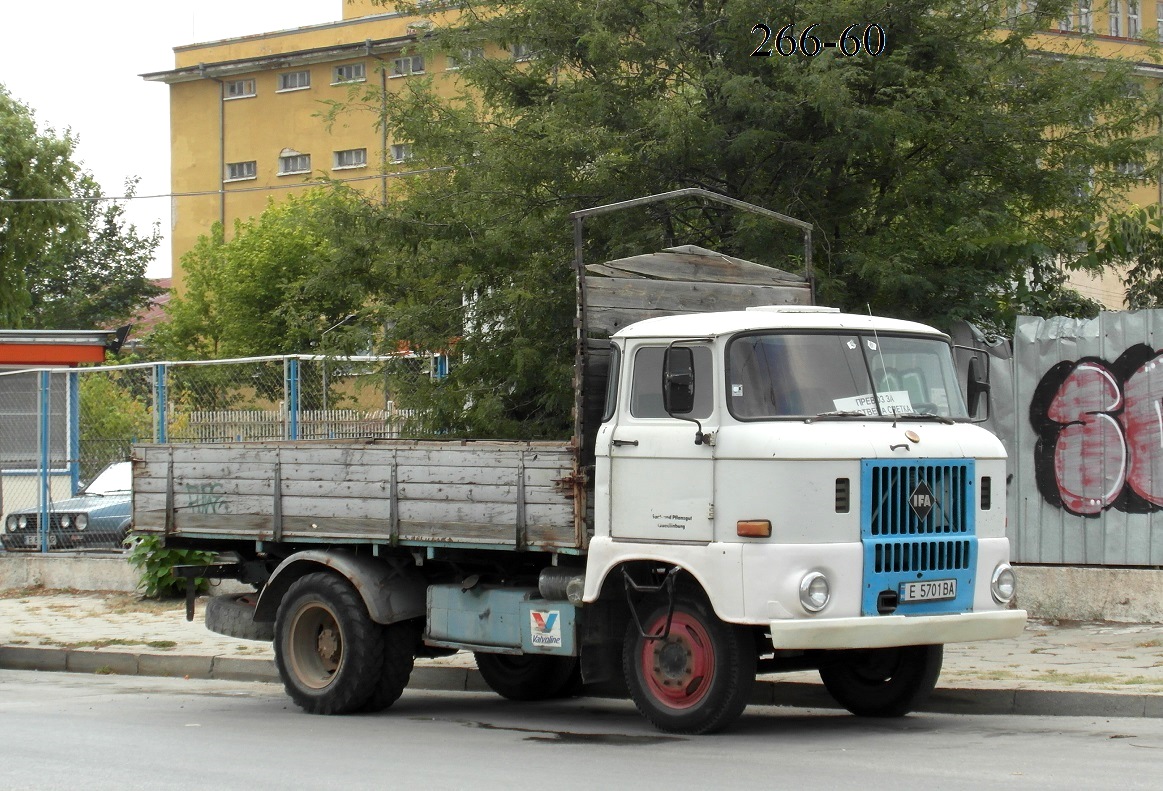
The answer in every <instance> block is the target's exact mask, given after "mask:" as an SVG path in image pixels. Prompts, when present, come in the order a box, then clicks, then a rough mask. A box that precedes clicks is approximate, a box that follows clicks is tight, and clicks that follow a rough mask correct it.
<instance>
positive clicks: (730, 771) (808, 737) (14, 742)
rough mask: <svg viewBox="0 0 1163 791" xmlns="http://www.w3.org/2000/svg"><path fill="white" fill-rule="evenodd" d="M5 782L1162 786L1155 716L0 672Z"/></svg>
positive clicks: (0, 769) (76, 785)
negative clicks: (318, 708)
mask: <svg viewBox="0 0 1163 791" xmlns="http://www.w3.org/2000/svg"><path fill="white" fill-rule="evenodd" d="M0 739H2V740H3V741H2V742H0V744H2V752H0V786H2V787H3V788H5V789H58V788H59V789H70V790H72V789H105V788H108V789H137V788H141V789H156V788H163V787H164V788H178V787H191V788H214V789H246V791H256V790H257V789H268V788H269V789H287V788H304V787H306V788H313V789H329V788H343V789H362V788H381V789H382V788H393V789H395V788H424V789H445V788H449V789H453V788H464V789H474V791H483V790H485V789H514V788H517V789H523V788H538V789H539V788H552V789H555V791H556V790H557V789H571V788H578V789H582V788H584V789H587V791H591V790H592V789H595V788H597V789H603V788H605V789H610V788H635V789H654V788H658V789H668V790H673V789H686V788H690V789H700V790H702V789H720V788H747V789H755V788H773V789H780V788H809V789H813V791H816V790H818V789H831V788H835V789H852V788H859V789H862V791H864V790H865V789H891V790H892V791H906V790H909V789H933V788H942V789H945V788H950V789H960V788H966V789H969V788H990V789H998V788H1015V789H1017V788H1020V789H1041V788H1045V789H1055V790H1056V791H1057V789H1061V788H1087V789H1103V788H1110V789H1120V791H1125V790H1126V789H1136V788H1144V789H1146V788H1151V789H1155V788H1158V787H1159V766H1160V762H1161V759H1163V720H1158V719H1150V718H1135V719H1096V718H1087V717H1062V716H1056V717H1036V716H965V715H952V714H919V715H913V716H910V717H906V718H903V719H899V720H861V719H857V718H855V717H851V716H849V715H847V714H841V713H838V712H835V711H823V710H809V709H793V708H774V707H756V706H753V707H751V708H749V709H748V710H747V712H746V713H745V714H744V716H743V718H742V720H741V721H740V722H739V723H738V725H737V726H736V727H735V728H734V729H732V730H731V731H730V732H728V733H726V734H721V735H715V736H702V737H681V736H670V735H666V734H661V733H658V732H656V731H654V730H653V729H652V728H651V727H650V726H649V725H648V724H647V723H646V722H645V721H644V720H642V719H641V718H640V717H639V716H638V714H637V712H636V711H635V710H634V708H633V706H632V705H631V704H630V703H628V702H625V701H617V700H605V699H603V700H597V699H579V700H571V701H565V702H554V703H543V704H516V703H509V702H507V701H504V700H501V699H500V698H498V697H496V696H494V695H491V694H485V693H481V694H476V693H464V692H446V693H445V692H422V691H412V690H409V691H407V692H405V693H404V697H403V698H402V699H401V700H400V701H399V702H398V703H397V704H396V705H395V706H394V707H393V708H392V709H390V710H389V711H387V712H383V713H379V714H374V715H362V716H352V717H312V716H308V715H306V714H302V713H301V712H299V711H298V710H297V709H296V708H295V707H294V705H293V704H292V703H290V701H289V700H288V699H287V698H286V696H285V695H284V694H283V691H282V688H281V687H280V686H278V685H275V684H264V683H255V682H226V681H207V680H182V679H173V678H149V677H140V676H139V677H117V676H93V675H80V674H63V673H36V672H28V671H10V670H6V671H0Z"/></svg>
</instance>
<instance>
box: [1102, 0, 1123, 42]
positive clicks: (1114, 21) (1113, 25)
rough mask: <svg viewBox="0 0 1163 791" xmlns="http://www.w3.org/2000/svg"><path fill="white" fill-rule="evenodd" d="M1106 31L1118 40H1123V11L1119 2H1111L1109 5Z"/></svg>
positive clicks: (1117, 0) (1115, 0) (1113, 0)
mask: <svg viewBox="0 0 1163 791" xmlns="http://www.w3.org/2000/svg"><path fill="white" fill-rule="evenodd" d="M1106 29H1107V33H1109V34H1110V35H1112V36H1115V37H1116V38H1122V35H1123V9H1122V3H1121V2H1119V0H1110V3H1109V4H1108V5H1107V12H1106Z"/></svg>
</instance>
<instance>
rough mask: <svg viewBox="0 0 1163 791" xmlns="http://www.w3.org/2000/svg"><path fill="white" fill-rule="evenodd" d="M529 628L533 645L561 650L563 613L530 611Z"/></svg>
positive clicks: (556, 611)
mask: <svg viewBox="0 0 1163 791" xmlns="http://www.w3.org/2000/svg"><path fill="white" fill-rule="evenodd" d="M529 627H530V632H532V635H533V645H535V646H538V647H541V648H561V613H560V612H559V611H558V610H548V611H545V610H530V611H529Z"/></svg>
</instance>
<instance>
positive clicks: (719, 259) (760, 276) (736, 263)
mask: <svg viewBox="0 0 1163 791" xmlns="http://www.w3.org/2000/svg"><path fill="white" fill-rule="evenodd" d="M596 266H601V267H603V268H604V269H606V270H607V271H610V272H622V273H625V274H628V275H631V276H638V277H645V278H650V279H653V280H692V281H698V282H701V283H746V284H750V285H780V284H786V283H803V282H804V279H803V278H802V277H800V276H799V275H793V274H792V273H790V272H785V271H783V270H782V269H775V268H774V267H770V266H764V265H763V264H757V263H755V262H753V261H744V260H743V259H742V258H734V257H732V256H729V255H723V254H722V253H716V252H714V251H713V250H705V249H703V248H699V247H680V248H672V249H670V250H665V251H663V252H660V253H649V254H647V255H636V256H632V257H630V258H619V259H617V260H614V261H606V262H605V263H604V264H596V265H595V264H591V265H590V266H587V267H586V269H588V270H590V271H596V270H595V267H596ZM625 274H624V275H623V276H625Z"/></svg>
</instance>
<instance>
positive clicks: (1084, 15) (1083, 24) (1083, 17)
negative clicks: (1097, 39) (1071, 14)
mask: <svg viewBox="0 0 1163 791" xmlns="http://www.w3.org/2000/svg"><path fill="white" fill-rule="evenodd" d="M1092 23H1093V19H1092V18H1091V13H1090V0H1078V32H1079V33H1093V32H1094V25H1093V24H1092Z"/></svg>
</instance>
